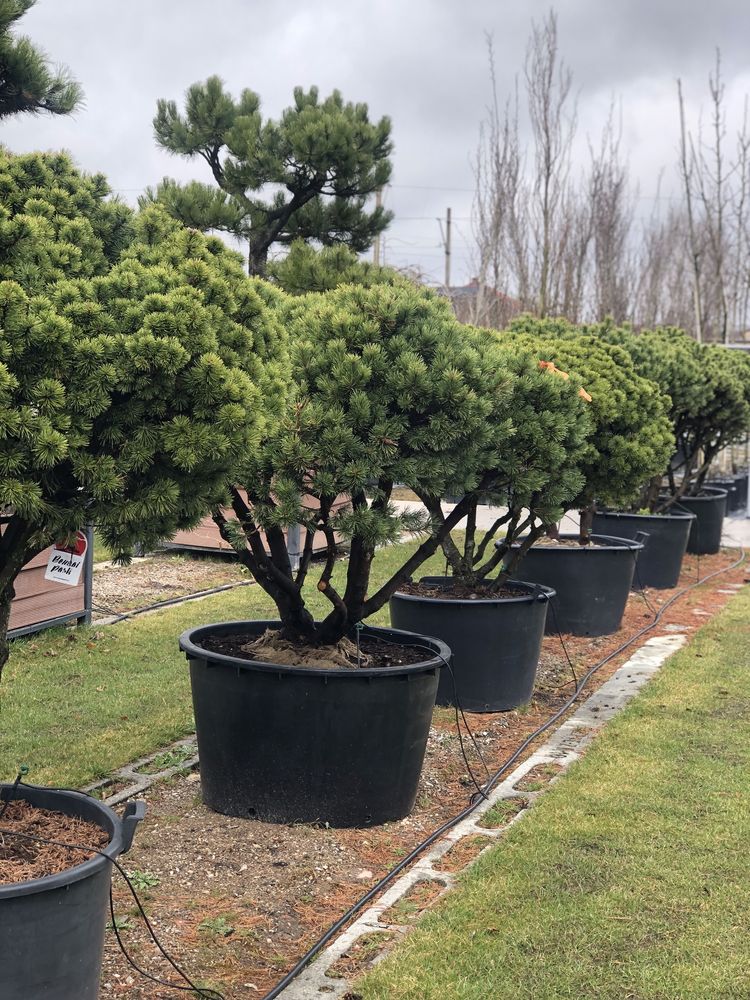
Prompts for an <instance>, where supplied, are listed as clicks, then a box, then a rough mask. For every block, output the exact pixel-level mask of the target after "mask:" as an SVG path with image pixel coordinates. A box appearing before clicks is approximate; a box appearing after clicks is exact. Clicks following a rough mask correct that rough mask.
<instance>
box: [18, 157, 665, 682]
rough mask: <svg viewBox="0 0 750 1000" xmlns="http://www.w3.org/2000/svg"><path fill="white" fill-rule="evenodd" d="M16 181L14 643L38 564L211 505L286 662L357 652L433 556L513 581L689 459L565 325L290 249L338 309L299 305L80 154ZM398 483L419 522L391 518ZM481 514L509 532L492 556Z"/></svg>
mask: <svg viewBox="0 0 750 1000" xmlns="http://www.w3.org/2000/svg"><path fill="white" fill-rule="evenodd" d="M0 184H2V187H3V190H4V193H5V198H4V202H5V205H6V209H5V218H4V220H3V227H4V240H3V247H2V261H1V262H0V266H1V267H2V268H3V277H4V278H5V279H6V280H5V281H4V283H3V285H2V294H3V298H4V306H3V308H4V322H3V330H4V332H3V339H2V342H1V345H2V354H0V364H1V365H2V367H0V373H1V375H0V377H1V378H2V382H1V383H0V391H1V392H2V396H1V397H0V401H1V403H2V407H3V409H2V410H1V411H0V419H1V420H2V424H3V427H4V436H3V438H2V443H1V445H0V448H1V449H2V450H1V451H0V461H1V462H2V479H1V480H0V490H1V492H0V503H1V504H2V506H3V510H4V513H5V519H6V524H5V527H4V531H3V535H2V541H1V542H0V545H2V555H3V556H4V558H3V563H2V564H3V575H2V579H0V606H1V607H2V614H3V615H4V618H3V619H2V621H0V625H3V626H4V625H5V624H7V616H8V613H9V607H10V601H11V599H12V596H13V580H14V579H15V575H16V574H17V572H18V571H19V569H20V567H21V566H22V565H23V564H24V563H25V562H26V561H28V559H29V558H31V556H33V555H34V554H35V553H36V552H38V551H41V549H43V548H44V547H46V545H48V544H49V543H50V542H51V541H54V540H56V539H59V538H61V537H66V536H68V535H70V534H71V533H72V532H74V531H75V530H76V529H77V528H79V527H80V526H82V525H83V524H84V523H86V522H87V521H95V523H97V524H98V525H99V526H100V530H101V531H102V534H103V536H104V538H105V540H106V541H107V542H108V543H109V544H110V545H111V546H113V547H114V548H115V550H116V551H117V552H118V553H120V554H121V555H122V556H125V555H127V553H128V551H129V549H130V548H131V547H132V545H133V544H134V543H135V542H137V541H140V542H145V543H146V544H149V543H153V542H155V541H156V540H157V539H159V538H161V537H167V536H169V535H170V534H172V533H173V532H174V531H175V530H177V529H178V528H180V527H184V526H190V525H192V524H194V523H195V522H196V521H197V520H198V519H199V518H200V516H201V515H202V514H203V513H204V512H205V511H206V510H208V509H211V510H212V511H213V515H214V518H215V520H216V522H217V524H218V525H219V528H220V531H221V533H222V535H223V536H224V538H225V539H227V540H228V541H230V542H231V544H232V545H233V546H234V547H235V549H236V550H237V551H238V552H239V554H240V557H241V559H242V560H243V562H244V563H245V564H246V565H247V566H248V568H249V569H250V571H251V572H252V574H253V575H254V577H255V578H256V579H257V581H258V582H259V584H260V585H261V586H262V587H263V588H264V590H265V591H266V592H267V593H268V594H269V596H270V597H271V598H272V599H273V601H274V602H275V604H276V606H277V609H278V613H279V617H280V619H281V629H280V630H279V633H278V635H277V636H276V637H274V641H276V642H281V643H293V644H298V643H304V644H309V645H313V646H320V645H325V646H329V647H341V643H342V640H344V639H345V638H346V637H347V636H348V635H350V634H351V632H352V629H353V628H354V626H355V625H357V624H358V623H359V622H360V621H361V620H362V619H365V618H367V617H369V616H370V615H372V614H374V613H375V612H376V611H378V610H379V609H380V608H381V607H383V606H384V605H385V603H386V602H387V601H388V599H389V597H390V596H391V595H392V594H393V593H394V592H395V590H396V589H397V588H398V587H399V586H400V585H401V584H403V582H404V581H405V580H407V579H408V578H409V577H410V576H411V575H412V574H413V573H414V572H416V570H418V568H419V567H420V565H421V564H422V563H423V562H424V561H425V560H426V559H427V558H429V556H431V555H432V554H433V553H434V552H436V551H437V550H438V548H439V547H440V546H441V545H442V546H443V547H444V551H445V553H446V556H447V558H448V561H449V563H450V565H451V567H452V570H453V573H454V575H457V576H462V577H464V578H465V579H466V580H467V581H474V582H477V583H479V582H481V583H482V584H483V585H490V586H496V585H497V583H498V580H499V579H500V578H501V577H502V575H503V574H504V573H505V572H508V571H509V568H512V567H509V564H508V562H507V561H506V560H505V557H506V556H508V555H509V553H511V550H512V547H513V546H514V543H516V542H517V541H518V542H519V547H518V549H513V552H515V553H517V554H518V555H519V557H520V556H521V555H522V554H523V552H524V551H525V549H526V548H527V547H528V546H529V545H531V544H533V542H534V541H535V540H536V539H537V538H538V537H540V535H542V534H544V533H548V532H554V530H555V525H556V523H557V522H558V521H559V519H560V517H561V516H562V514H563V513H564V512H565V511H566V510H569V509H575V508H578V509H581V510H584V511H588V510H589V509H590V508H591V505H592V504H593V501H594V499H595V498H599V499H600V500H603V501H604V502H612V503H614V502H621V501H623V500H624V499H627V498H629V497H631V496H632V494H633V492H634V490H635V489H636V488H637V486H638V484H640V483H641V482H643V481H644V479H647V478H648V477H649V476H652V475H655V474H656V472H657V471H658V470H659V469H661V468H663V467H664V465H665V464H666V461H667V459H668V456H669V454H671V452H672V451H673V448H674V445H673V439H672V436H671V430H670V426H669V422H668V420H667V417H666V411H665V401H664V397H663V395H662V394H661V393H660V391H659V390H658V388H657V387H656V386H655V385H654V384H653V383H651V382H650V381H648V379H646V378H644V377H643V376H642V375H639V374H638V373H637V371H636V369H635V367H634V366H633V364H632V362H631V361H630V358H629V356H628V354H627V353H626V352H625V351H624V350H622V349H621V348H619V347H617V346H613V345H610V344H606V343H604V342H603V341H599V342H595V341H594V340H593V339H592V338H591V337H588V336H585V335H582V334H581V333H580V332H579V331H577V330H576V328H574V327H572V326H570V325H568V324H565V323H563V322H562V321H536V320H531V319H528V318H524V319H522V320H519V321H517V322H516V323H515V324H514V325H513V326H512V327H511V329H509V330H508V331H505V332H503V333H501V334H497V333H495V332H491V331H484V330H476V329H472V328H469V327H466V326H462V325H461V324H459V323H458V322H457V321H456V319H455V318H454V316H453V315H452V313H451V310H450V307H449V304H448V303H447V302H446V301H445V300H444V299H443V298H441V297H440V296H438V295H435V294H433V293H431V292H429V291H426V290H423V289H418V288H416V287H414V286H413V285H411V284H410V283H409V282H407V281H405V280H404V279H402V278H400V277H399V276H397V275H395V274H394V273H393V272H390V271H388V270H386V269H371V268H367V267H363V266H362V265H359V264H357V262H356V260H355V259H354V258H353V255H351V254H350V253H349V252H347V251H342V250H341V249H339V248H336V249H332V250H328V251H326V254H325V255H324V256H321V257H320V258H318V259H315V258H314V256H313V255H312V252H311V251H310V250H309V248H305V247H300V248H297V249H295V250H293V251H292V254H291V255H290V259H289V261H288V263H287V264H286V266H285V267H282V268H280V269H279V281H280V282H283V283H285V284H286V285H287V286H288V287H290V288H292V289H293V290H294V291H295V292H303V291H304V289H305V287H307V286H309V285H310V284H314V287H317V288H320V289H322V290H321V291H317V292H314V293H307V294H297V295H288V294H287V293H286V292H284V291H283V290H282V289H281V288H280V287H279V286H278V285H277V286H272V285H269V284H268V283H267V282H264V281H261V280H260V279H252V278H248V277H246V276H245V275H244V273H243V269H242V265H241V263H240V261H239V258H238V257H237V256H236V255H235V254H233V253H232V252H231V251H229V250H227V249H226V248H225V247H224V245H223V244H222V243H220V242H219V241H217V240H215V239H210V238H206V237H204V236H202V235H201V234H199V233H197V232H195V231H194V230H190V229H185V228H184V227H182V226H181V225H180V224H179V223H177V222H176V221H173V220H171V219H169V218H168V217H166V215H165V214H164V213H163V211H162V210H161V209H160V208H159V207H155V206H150V207H148V208H146V209H145V210H144V211H143V212H141V213H140V214H139V215H137V216H134V215H133V214H132V213H131V212H130V210H129V209H127V208H125V207H124V206H122V205H121V204H119V203H117V202H116V201H112V200H109V199H108V197H107V195H108V189H107V186H106V183H105V181H104V179H103V178H101V177H85V176H84V175H82V174H80V173H78V172H77V171H75V170H74V169H73V167H72V166H71V164H70V163H69V161H68V160H67V159H65V158H64V157H50V156H47V157H42V156H33V157H10V156H7V155H5V156H4V157H3V160H2V173H1V174H0ZM341 281H346V282H348V283H347V284H340V282H341ZM352 282H354V283H352ZM61 372H65V373H66V374H65V378H64V379H62V378H60V373H61ZM396 483H400V484H405V485H406V486H408V487H410V488H411V489H413V490H414V492H415V493H416V494H417V495H418V496H419V497H420V498H421V499H422V500H423V502H424V505H425V508H426V513H424V512H421V513H414V512H404V511H399V510H398V509H397V508H396V507H395V506H394V504H393V503H392V494H393V487H394V484H396ZM446 494H453V495H458V496H459V498H460V499H459V502H458V503H457V504H456V506H455V507H454V508H453V510H451V511H450V512H449V513H444V512H443V509H442V505H441V503H440V498H441V497H443V496H445V495H446ZM303 498H312V499H313V500H314V503H313V504H312V505H311V504H310V503H309V502H308V501H307V500H304V502H303ZM342 499H343V500H344V501H345V502H344V503H343V504H342V503H341V502H340V501H341V500H342ZM486 499H490V500H492V501H493V502H495V503H498V504H502V505H504V506H506V507H507V513H506V514H504V515H503V516H502V518H501V519H499V521H498V523H497V524H496V525H495V526H494V528H493V529H492V530H491V531H490V532H489V533H484V534H483V535H482V536H481V537H479V538H478V537H476V535H477V533H476V530H475V527H476V507H477V504H478V503H479V502H480V501H481V500H486ZM464 517H467V518H468V520H467V532H466V536H465V537H466V540H465V544H464V547H463V551H460V550H459V549H458V548H457V546H456V544H455V542H454V540H453V539H452V537H451V532H452V530H453V528H455V526H456V525H457V524H458V523H459V522H460V521H461V520H462V519H463V518H464ZM297 524H299V525H301V526H302V530H303V534H304V542H303V545H302V551H301V558H300V560H299V564H298V565H295V560H294V558H293V553H292V552H291V551H290V547H289V545H288V542H287V535H286V533H285V529H288V528H290V527H291V526H293V525H297ZM500 529H504V532H503V540H502V543H501V546H500V547H499V548H495V547H492V549H490V542H491V541H492V540H493V538H494V536H495V534H496V533H498V532H499V531H500ZM318 532H322V534H323V536H324V538H325V539H326V558H325V559H324V561H323V562H322V564H321V568H320V572H319V577H318V583H317V588H318V591H319V592H320V593H322V594H323V595H324V596H325V598H327V600H328V602H329V605H330V608H329V611H328V613H327V615H325V616H324V617H323V619H322V620H321V621H317V622H316V621H315V620H314V617H313V615H312V613H311V611H310V609H309V606H308V604H307V601H306V599H305V596H304V590H303V587H304V584H305V581H306V579H307V577H308V574H309V573H310V571H311V566H312V556H313V542H314V538H315V535H316V533H318ZM585 532H586V528H585V524H584V534H585ZM404 533H419V534H420V541H419V544H417V546H416V547H415V549H414V551H413V552H411V553H410V555H409V557H408V558H407V559H405V561H404V563H403V565H402V566H400V567H399V568H398V570H397V571H396V572H394V573H393V575H392V576H391V578H390V579H389V580H387V581H386V582H385V583H384V584H382V585H381V586H379V587H378V588H376V589H375V590H374V592H372V591H371V588H370V573H371V567H372V561H373V559H374V557H375V553H376V550H377V549H378V547H380V546H382V545H384V544H388V543H390V542H394V541H396V540H398V539H400V538H401V537H403V535H404ZM339 536H343V537H344V538H345V539H346V540H347V541H348V544H349V547H350V557H349V560H348V562H347V564H346V568H345V570H344V580H343V583H341V584H339V583H337V581H336V580H335V579H334V567H335V564H336V559H337V538H338V537H339ZM512 558H515V556H512ZM496 570H497V571H498V574H495V571H496ZM4 632H5V629H4V627H3V635H4ZM268 641H270V640H268ZM266 652H267V653H268V655H271V651H270V650H267V651H266ZM264 655H265V654H264ZM282 655H284V654H283V652H282ZM335 655H336V656H339V657H343V660H344V661H345V662H348V659H349V657H350V654H349V651H347V649H346V647H345V645H344V646H343V647H341V648H338V649H337V650H336V653H335ZM5 656H7V650H4V652H3V658H4V657H5Z"/></svg>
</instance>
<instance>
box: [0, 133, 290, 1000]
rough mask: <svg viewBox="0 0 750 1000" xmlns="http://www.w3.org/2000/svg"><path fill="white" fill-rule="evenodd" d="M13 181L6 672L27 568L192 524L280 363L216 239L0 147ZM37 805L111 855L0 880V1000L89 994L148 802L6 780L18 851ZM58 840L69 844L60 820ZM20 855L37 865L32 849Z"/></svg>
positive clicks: (3, 260) (0, 806) (4, 379)
mask: <svg viewBox="0 0 750 1000" xmlns="http://www.w3.org/2000/svg"><path fill="white" fill-rule="evenodd" d="M0 189H1V190H2V192H3V207H2V210H1V212H2V219H1V221H0V227H1V228H2V241H0V278H1V279H2V280H0V310H1V315H2V321H1V322H0V428H2V433H0V508H1V509H2V512H3V524H2V534H1V535H0V668H2V666H3V665H4V663H5V662H6V660H7V658H8V642H7V635H6V630H7V623H8V615H9V609H10V603H11V601H12V599H13V587H14V581H15V578H16V576H17V574H18V572H19V571H20V569H21V567H22V566H23V565H24V564H25V563H26V562H27V561H28V560H29V559H30V558H31V557H32V556H34V555H35V554H36V553H38V552H41V551H42V550H43V549H45V548H47V547H48V546H49V545H50V544H51V543H52V542H55V541H58V540H61V539H68V538H70V537H71V536H72V535H74V534H75V532H76V531H77V530H79V529H80V528H81V527H82V526H84V525H85V524H87V523H90V522H91V521H95V522H96V523H97V524H99V525H100V527H101V530H102V533H103V535H104V537H105V538H106V539H107V541H108V542H109V543H110V544H111V545H113V546H116V547H117V551H118V552H122V553H126V552H127V550H128V548H129V547H130V546H131V545H132V543H133V542H134V541H140V540H143V541H146V542H150V541H155V540H156V539H158V538H161V537H163V536H165V535H168V534H170V533H171V532H172V531H174V529H175V528H177V527H178V526H180V525H183V526H189V525H192V524H193V523H195V521H196V520H197V519H198V518H199V517H200V516H201V515H202V514H203V513H205V511H206V510H207V509H210V507H211V506H212V505H213V504H214V503H215V502H216V500H217V498H218V497H220V496H221V495H223V492H224V490H225V489H226V484H227V476H228V472H229V471H230V469H231V468H232V465H233V463H234V461H235V460H236V458H237V456H238V455H239V454H240V453H245V452H246V451H248V450H252V449H253V448H254V447H255V445H256V443H257V441H258V440H259V438H260V435H261V432H262V428H263V425H264V423H265V421H266V419H267V417H266V414H267V413H268V412H271V413H272V412H273V409H274V406H275V405H276V401H277V400H278V399H279V398H280V396H282V395H283V391H284V388H283V387H284V377H283V376H284V352H283V334H282V331H281V329H280V327H279V326H278V325H277V323H276V321H275V319H274V316H273V314H272V313H270V312H269V311H268V310H267V309H266V308H265V307H264V306H263V304H262V302H261V300H260V298H259V297H258V296H257V294H256V293H255V292H254V291H253V289H252V288H251V287H250V285H249V283H248V279H247V278H246V277H245V275H244V273H243V269H242V265H241V264H240V263H239V261H238V260H237V258H236V257H235V255H234V254H232V253H230V252H229V251H228V250H226V249H225V248H224V247H223V245H222V244H221V243H220V242H219V241H216V240H213V241H212V240H206V239H205V238H204V237H203V236H202V235H200V234H197V233H194V232H189V231H187V230H184V229H182V228H181V227H179V226H178V225H177V224H176V223H174V222H172V221H171V220H169V219H168V218H167V217H166V216H165V215H164V214H163V213H162V212H161V211H160V210H150V211H148V212H146V213H144V215H143V216H142V217H140V218H137V219H134V218H133V217H132V213H131V212H130V210H129V209H127V208H126V207H125V206H123V205H121V204H118V203H117V202H115V201H110V200H108V198H107V194H108V188H107V185H106V183H105V181H104V178H102V177H101V176H93V177H88V176H85V175H83V174H81V173H79V172H78V171H76V170H75V169H74V168H73V167H72V165H71V163H70V161H69V160H68V159H67V158H66V157H65V156H56V155H45V156H42V155H32V156H19V157H14V156H10V155H8V154H7V153H2V154H0ZM266 359H268V365H267V366H266V364H265V360H266ZM36 809H43V810H48V811H52V813H53V814H54V813H55V812H57V813H64V814H65V815H67V816H75V817H77V818H79V819H82V820H86V821H89V822H91V823H92V824H93V825H94V828H95V830H96V831H98V832H99V834H100V837H99V843H98V844H97V845H95V846H99V847H100V850H101V851H102V854H103V856H102V855H99V854H92V856H91V857H89V858H86V857H85V855H84V856H82V855H81V854H74V855H72V856H71V857H70V859H69V861H70V864H69V866H68V867H66V868H65V869H64V870H60V871H58V872H57V873H55V874H51V875H45V876H44V877H39V878H32V879H30V880H29V879H28V878H26V879H25V880H24V881H16V880H14V879H11V882H10V883H7V882H6V883H5V884H0V953H1V954H2V956H3V962H2V972H1V973H0V980H1V981H2V984H3V989H2V993H3V998H4V1000H22V998H23V1000H27V998H30V997H40V996H46V995H48V988H49V984H50V983H54V984H55V995H56V996H67V997H76V998H79V997H80V998H92V1000H93V998H94V997H96V996H97V995H98V987H99V968H100V963H101V953H102V945H103V937H104V925H105V921H106V913H107V900H108V890H109V882H110V868H111V866H110V864H109V861H108V860H107V859H109V858H115V857H117V855H118V854H120V853H122V852H123V851H126V850H127V849H128V847H129V845H130V842H131V840H132V837H133V831H134V827H135V824H136V822H137V821H138V819H139V818H140V817H141V816H142V807H141V806H135V807H134V806H133V805H131V806H129V807H128V809H127V810H126V815H125V818H124V819H122V820H121V819H120V818H119V817H118V816H117V815H116V814H115V813H114V812H113V811H112V810H111V809H109V808H107V807H106V806H104V805H103V804H101V803H98V802H96V801H95V800H93V799H90V798H88V797H87V796H84V795H80V794H78V793H76V792H68V791H61V790H52V789H43V788H38V787H36V786H29V785H25V784H20V783H18V782H16V783H14V784H13V785H8V784H3V785H0V828H1V829H2V831H3V839H4V841H5V844H6V850H7V845H8V844H9V843H10V844H12V843H13V837H14V835H15V836H16V837H17V838H18V837H19V827H22V825H23V823H24V817H25V816H26V815H27V814H28V812H29V811H30V810H31V811H34V810H36ZM37 829H38V828H37ZM32 832H33V831H32ZM47 836H49V837H51V839H61V838H60V837H58V838H55V835H54V827H53V828H52V830H51V831H50V832H48V833H47ZM19 839H20V838H19ZM62 839H64V838H62ZM24 844H25V847H26V852H25V860H24V867H25V868H26V870H27V871H28V867H29V856H33V855H34V850H33V849H31V850H30V849H29V845H32V848H33V845H34V841H33V840H25V841H24ZM10 867H11V868H12V866H10ZM12 870H17V869H12Z"/></svg>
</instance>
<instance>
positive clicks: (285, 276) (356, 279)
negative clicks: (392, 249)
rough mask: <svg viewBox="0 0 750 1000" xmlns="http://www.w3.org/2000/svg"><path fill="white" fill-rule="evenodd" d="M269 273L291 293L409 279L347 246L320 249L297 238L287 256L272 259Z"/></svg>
mask: <svg viewBox="0 0 750 1000" xmlns="http://www.w3.org/2000/svg"><path fill="white" fill-rule="evenodd" d="M268 277H269V279H270V280H271V281H273V282H274V283H275V284H277V285H278V286H279V288H283V290H284V291H285V292H287V293H288V294H289V295H304V294H305V293H306V292H329V291H331V290H332V289H334V288H337V287H338V286H339V285H363V286H364V287H365V288H370V287H371V286H372V285H395V284H399V283H400V282H404V281H406V279H405V278H404V277H403V276H402V275H400V274H399V273H398V272H397V271H394V270H393V269H392V268H389V267H379V266H378V265H377V264H371V263H369V262H368V261H362V260H360V259H359V258H358V257H357V255H356V254H355V253H354V252H353V251H352V250H350V249H349V247H345V246H332V247H323V248H322V249H321V250H316V249H315V248H314V247H311V246H310V245H309V244H308V243H304V242H303V241H302V240H295V242H294V243H292V246H291V248H290V250H289V253H288V254H287V255H286V257H285V258H284V259H283V260H280V261H275V262H273V263H269V265H268Z"/></svg>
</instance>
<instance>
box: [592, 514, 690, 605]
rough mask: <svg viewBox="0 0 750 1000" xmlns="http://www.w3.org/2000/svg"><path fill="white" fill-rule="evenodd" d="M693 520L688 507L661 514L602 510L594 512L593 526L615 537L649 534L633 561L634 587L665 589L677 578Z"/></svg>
mask: <svg viewBox="0 0 750 1000" xmlns="http://www.w3.org/2000/svg"><path fill="white" fill-rule="evenodd" d="M694 521H695V515H694V514H691V513H690V512H689V511H679V510H678V511H674V510H670V511H669V512H668V513H664V514H620V513H617V512H615V511H601V512H597V513H596V514H594V522H593V529H594V531H595V532H597V533H599V534H602V535H603V534H609V535H615V536H617V537H618V538H633V539H635V538H636V536H637V535H639V534H640V533H644V534H648V538H647V539H646V540H645V542H644V548H643V551H642V552H641V553H640V554H639V556H638V561H637V562H636V565H635V575H634V577H633V584H632V586H633V590H640V589H641V587H656V588H657V589H658V590H668V589H670V588H671V587H676V586H677V584H678V582H679V579H680V571H681V569H682V560H683V558H684V556H685V551H686V549H687V543H688V536H689V534H690V528H691V525H692V524H693V522H694Z"/></svg>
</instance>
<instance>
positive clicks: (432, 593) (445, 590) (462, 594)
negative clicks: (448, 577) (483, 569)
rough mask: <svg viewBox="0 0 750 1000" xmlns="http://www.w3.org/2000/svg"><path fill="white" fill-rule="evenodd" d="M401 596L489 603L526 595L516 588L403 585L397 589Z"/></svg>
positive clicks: (453, 584)
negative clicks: (499, 599) (408, 595)
mask: <svg viewBox="0 0 750 1000" xmlns="http://www.w3.org/2000/svg"><path fill="white" fill-rule="evenodd" d="M399 590H400V591H401V593H402V594H413V595H414V596H415V597H438V598H440V599H441V600H444V601H467V600H468V601H489V600H495V599H496V598H500V597H525V596H526V593H525V592H524V591H523V590H520V589H518V588H516V587H499V588H498V589H497V590H492V589H490V588H489V587H471V586H469V585H468V584H466V583H459V582H458V581H456V582H451V583H404V584H402V585H401V586H400V587H399Z"/></svg>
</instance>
